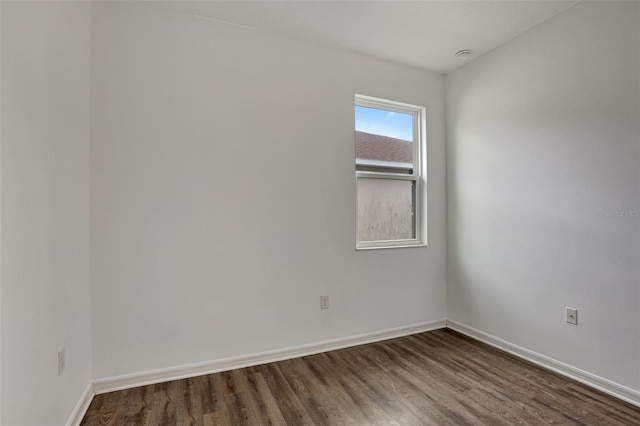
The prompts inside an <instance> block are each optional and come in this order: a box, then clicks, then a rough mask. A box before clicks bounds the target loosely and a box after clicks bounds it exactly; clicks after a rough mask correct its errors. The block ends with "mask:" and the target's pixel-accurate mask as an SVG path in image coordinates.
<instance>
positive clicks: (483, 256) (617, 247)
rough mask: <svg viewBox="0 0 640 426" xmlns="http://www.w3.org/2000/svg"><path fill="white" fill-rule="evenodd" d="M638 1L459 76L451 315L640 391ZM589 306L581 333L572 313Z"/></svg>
mask: <svg viewBox="0 0 640 426" xmlns="http://www.w3.org/2000/svg"><path fill="white" fill-rule="evenodd" d="M639 9H640V4H639V3H637V2H632V3H618V2H583V3H580V4H578V5H577V6H575V7H573V8H571V9H569V10H568V11H566V12H564V13H562V14H560V15H558V16H557V17H555V18H553V19H551V20H549V21H547V22H545V23H544V24H542V25H540V26H539V27H537V28H535V29H533V30H532V31H530V32H528V33H526V34H524V35H522V36H520V37H518V38H517V39H515V40H514V41H512V42H510V43H508V44H506V45H504V46H502V47H500V48H498V49H495V50H494V51H492V52H490V53H489V54H487V55H486V56H483V57H481V58H478V60H476V61H473V62H471V63H469V64H468V65H466V66H464V67H463V68H461V69H459V70H458V71H456V72H454V73H453V74H451V75H449V76H448V77H447V90H448V92H447V95H448V97H447V102H448V104H447V105H448V110H447V113H448V115H447V123H448V127H447V129H448V133H447V135H448V151H447V154H448V188H447V189H448V200H449V203H448V218H449V264H450V275H449V286H448V317H449V318H450V319H452V320H455V321H458V322H461V323H463V324H466V325H468V326H471V327H474V328H476V329H479V330H481V331H483V332H485V333H489V334H492V335H494V336H496V337H499V338H502V339H504V340H506V341H508V342H511V343H515V344H517V345H520V346H523V347H525V348H527V349H530V350H533V351H536V352H538V353H541V354H543V355H546V356H549V357H552V358H555V359H556V360H559V361H562V362H565V363H567V364H570V365H572V366H574V367H578V368H581V369H583V370H586V371H588V372H590V373H592V374H596V375H599V376H601V377H604V378H606V379H609V380H612V381H614V382H616V383H619V384H622V385H624V386H627V387H630V388H633V389H636V390H640V333H639V332H638V330H640V238H639V237H640V224H639V220H640V219H639V218H638V217H637V215H636V216H634V217H616V216H613V217H610V216H608V215H607V212H608V211H612V210H618V211H623V210H632V211H633V214H635V212H637V211H638V209H639V208H640V191H639V190H640V157H639V155H640V127H639V126H640V124H639V123H640V106H639V102H640V81H639V80H640V58H639V52H640V10H639ZM566 306H571V307H575V308H578V310H579V316H578V317H579V325H578V326H577V327H576V326H571V325H569V324H566V323H565V322H564V308H565V307H566Z"/></svg>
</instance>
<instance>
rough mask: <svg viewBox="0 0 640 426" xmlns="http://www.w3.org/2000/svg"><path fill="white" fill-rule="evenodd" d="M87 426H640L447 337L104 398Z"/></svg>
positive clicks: (587, 394) (498, 355)
mask: <svg viewBox="0 0 640 426" xmlns="http://www.w3.org/2000/svg"><path fill="white" fill-rule="evenodd" d="M82 424H83V425H150V426H155V425H268V424H275V425H284V424H288V425H313V424H316V425H388V424H394V425H398V424H400V425H438V426H440V425H492V426H493V425H550V424H556V425H640V408H638V407H634V406H633V405H631V404H627V403H625V402H623V401H620V400H618V399H616V398H613V397H610V396H607V395H605V394H603V393H601V392H599V391H597V390H594V389H592V388H590V387H588V386H585V385H582V384H580V383H578V382H575V381H573V380H570V379H567V378H565V377H563V376H560V375H558V374H555V373H552V372H550V371H547V370H545V369H542V368H540V367H537V366H536V365H533V364H531V363H528V362H526V361H523V360H521V359H519V358H516V357H513V356H511V355H509V354H506V353H504V352H501V351H499V350H497V349H494V348H492V347H490V346H488V345H485V344H482V343H480V342H477V341H475V340H473V339H470V338H468V337H466V336H463V335H461V334H458V333H456V332H454V331H452V330H448V329H442V330H436V331H431V332H428V333H421V334H416V335H412V336H408V337H402V338H398V339H393V340H386V341H383V342H378V343H372V344H368V345H363V346H357V347H353V348H348V349H341V350H337V351H332V352H327V353H323V354H318V355H311V356H306V357H302V358H297V359H292V360H288V361H281V362H276V363H271V364H265V365H260V366H256V367H249V368H243V369H240V370H233V371H228V372H223V373H217V374H209V375H206V376H200V377H194V378H191V379H184V380H176V381H172V382H166V383H161V384H156V385H149V386H143V387H139V388H134V389H128V390H123V391H118V392H112V393H108V394H102V395H97V396H96V397H95V398H94V399H93V401H92V403H91V405H90V407H89V409H88V411H87V413H86V415H85V418H84V420H83V422H82Z"/></svg>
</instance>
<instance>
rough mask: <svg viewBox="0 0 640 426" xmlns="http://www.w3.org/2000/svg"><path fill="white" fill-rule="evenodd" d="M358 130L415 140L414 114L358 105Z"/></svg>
mask: <svg viewBox="0 0 640 426" xmlns="http://www.w3.org/2000/svg"><path fill="white" fill-rule="evenodd" d="M356 130H358V131H360V132H366V133H373V134H376V135H382V136H389V137H392V138H396V139H403V140H405V141H413V116H412V115H410V114H403V113H400V112H393V111H385V110H383V109H376V108H368V107H363V106H356Z"/></svg>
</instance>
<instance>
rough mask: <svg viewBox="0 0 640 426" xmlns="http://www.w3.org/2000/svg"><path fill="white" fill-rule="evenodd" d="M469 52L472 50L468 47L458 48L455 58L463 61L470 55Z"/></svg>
mask: <svg viewBox="0 0 640 426" xmlns="http://www.w3.org/2000/svg"><path fill="white" fill-rule="evenodd" d="M471 53H472V52H471V51H470V50H469V49H464V50H460V51H458V52H456V58H458V60H459V61H461V62H465V61H466V60H467V59H469V58H470V57H471Z"/></svg>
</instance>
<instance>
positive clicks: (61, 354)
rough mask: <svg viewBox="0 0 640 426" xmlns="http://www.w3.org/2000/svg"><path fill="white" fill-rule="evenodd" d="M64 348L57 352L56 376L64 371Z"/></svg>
mask: <svg viewBox="0 0 640 426" xmlns="http://www.w3.org/2000/svg"><path fill="white" fill-rule="evenodd" d="M64 362H65V361H64V348H62V349H61V350H60V352H58V376H59V375H61V374H62V372H63V371H64Z"/></svg>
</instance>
